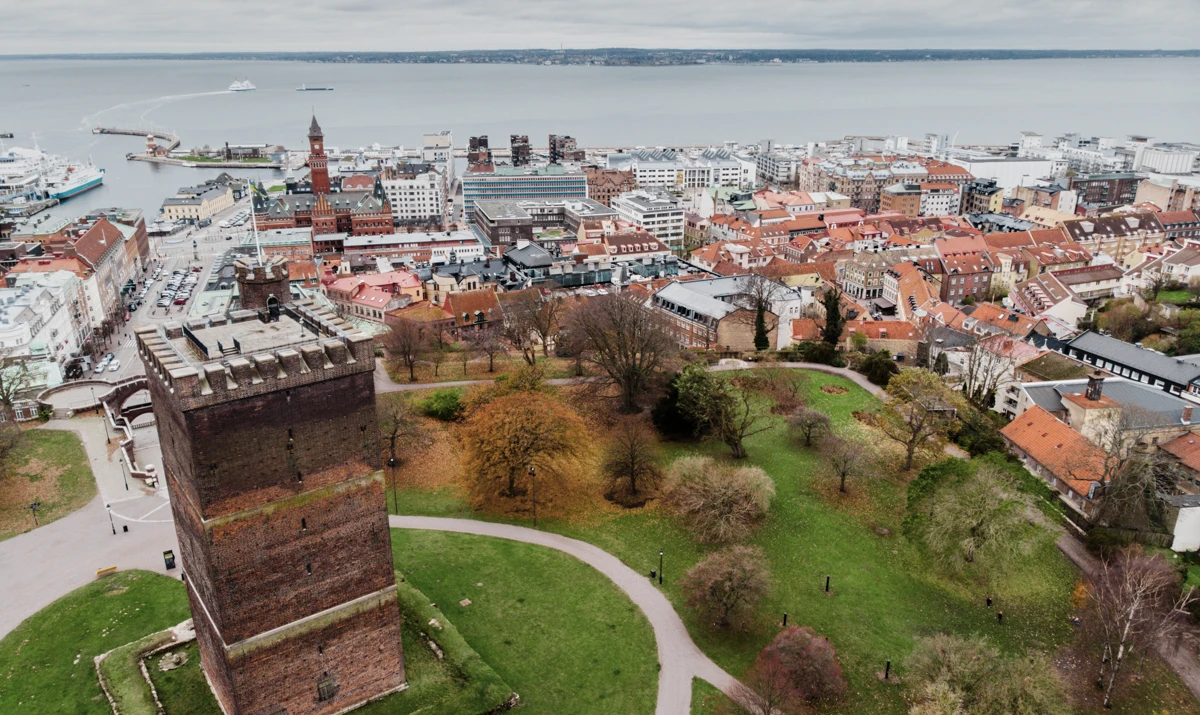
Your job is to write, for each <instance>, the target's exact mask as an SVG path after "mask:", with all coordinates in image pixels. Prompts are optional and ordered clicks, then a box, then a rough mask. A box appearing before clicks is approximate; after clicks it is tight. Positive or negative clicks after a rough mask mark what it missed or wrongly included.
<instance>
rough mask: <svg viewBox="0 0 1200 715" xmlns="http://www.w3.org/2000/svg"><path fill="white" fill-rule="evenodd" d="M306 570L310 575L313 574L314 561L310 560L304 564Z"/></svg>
mask: <svg viewBox="0 0 1200 715" xmlns="http://www.w3.org/2000/svg"><path fill="white" fill-rule="evenodd" d="M304 570H305V571H307V572H308V575H309V576H312V563H311V562H309V563H307V564H304Z"/></svg>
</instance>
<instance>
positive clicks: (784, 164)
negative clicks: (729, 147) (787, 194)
mask: <svg viewBox="0 0 1200 715" xmlns="http://www.w3.org/2000/svg"><path fill="white" fill-rule="evenodd" d="M803 160H804V159H803V157H800V156H798V155H796V154H788V153H784V152H779V151H769V152H762V153H760V154H758V156H756V157H755V160H754V162H755V173H756V175H757V179H758V180H759V181H761V182H762V183H764V184H779V185H789V186H790V185H792V184H795V183H796V180H797V172H798V171H799V169H800V163H801V162H802V161H803Z"/></svg>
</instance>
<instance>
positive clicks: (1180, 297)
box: [1158, 290, 1195, 305]
mask: <svg viewBox="0 0 1200 715" xmlns="http://www.w3.org/2000/svg"><path fill="white" fill-rule="evenodd" d="M1194 299H1195V296H1193V295H1192V294H1191V293H1189V292H1187V291H1186V290H1164V291H1159V292H1158V302H1159V303H1175V304H1177V305H1178V304H1181V303H1189V302H1191V301H1192V300H1194Z"/></svg>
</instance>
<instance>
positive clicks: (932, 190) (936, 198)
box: [921, 184, 960, 216]
mask: <svg viewBox="0 0 1200 715" xmlns="http://www.w3.org/2000/svg"><path fill="white" fill-rule="evenodd" d="M959 203H960V195H959V193H958V187H957V186H955V185H953V184H922V185H921V215H922V216H955V215H957V214H958V211H959Z"/></svg>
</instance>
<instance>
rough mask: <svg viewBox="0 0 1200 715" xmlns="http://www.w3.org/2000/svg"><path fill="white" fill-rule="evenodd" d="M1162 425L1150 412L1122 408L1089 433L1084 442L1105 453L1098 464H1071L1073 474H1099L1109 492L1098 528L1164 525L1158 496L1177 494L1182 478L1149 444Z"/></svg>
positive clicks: (1099, 509) (1111, 411)
mask: <svg viewBox="0 0 1200 715" xmlns="http://www.w3.org/2000/svg"><path fill="white" fill-rule="evenodd" d="M1160 421H1161V420H1160V419H1159V418H1158V416H1157V415H1155V414H1154V413H1152V412H1149V411H1148V410H1143V409H1140V408H1137V407H1133V406H1130V405H1122V406H1120V407H1116V408H1112V409H1109V410H1108V414H1105V415H1102V416H1101V417H1099V418H1098V419H1094V420H1091V421H1090V422H1089V423H1088V425H1087V426H1086V427H1085V429H1086V432H1085V435H1084V436H1086V437H1088V439H1089V440H1091V442H1092V443H1093V444H1095V445H1096V446H1097V447H1099V448H1100V452H1101V456H1100V461H1099V464H1098V465H1097V464H1095V463H1094V462H1093V461H1092V460H1087V459H1083V458H1081V459H1076V460H1071V461H1070V465H1071V466H1070V469H1071V471H1072V472H1074V473H1077V474H1078V476H1081V477H1083V476H1085V475H1086V474H1090V476H1089V477H1088V478H1091V479H1094V478H1095V473H1096V472H1099V474H1100V477H1101V483H1102V484H1103V485H1104V491H1103V492H1102V494H1101V496H1100V499H1099V504H1098V505H1097V510H1096V521H1097V522H1098V523H1100V524H1103V525H1108V526H1121V527H1128V528H1134V529H1146V528H1150V527H1153V526H1155V525H1157V524H1158V523H1159V522H1161V519H1162V516H1163V513H1162V512H1163V509H1162V504H1161V502H1160V501H1159V499H1158V493H1159V492H1167V493H1170V492H1172V491H1173V490H1174V488H1175V484H1174V480H1175V479H1176V477H1177V474H1176V473H1175V471H1174V469H1173V468H1172V467H1173V465H1172V463H1171V462H1170V461H1168V459H1167V458H1166V457H1165V456H1164V455H1163V453H1162V452H1160V451H1159V450H1156V449H1154V448H1153V447H1152V446H1151V445H1147V444H1146V443H1145V442H1146V440H1147V436H1148V434H1149V433H1150V432H1152V431H1154V430H1155V429H1156V428H1157V427H1159V426H1161V425H1160V424H1159V423H1160ZM1097 467H1098V468H1097Z"/></svg>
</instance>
